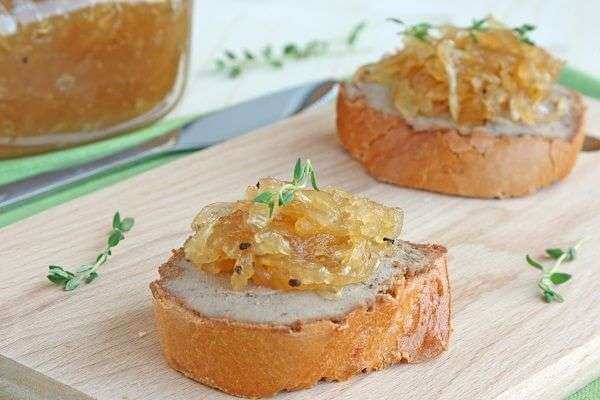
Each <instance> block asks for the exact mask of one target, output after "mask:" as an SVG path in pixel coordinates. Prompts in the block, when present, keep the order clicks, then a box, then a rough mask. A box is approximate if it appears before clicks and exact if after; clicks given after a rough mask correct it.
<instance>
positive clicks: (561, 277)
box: [550, 272, 571, 285]
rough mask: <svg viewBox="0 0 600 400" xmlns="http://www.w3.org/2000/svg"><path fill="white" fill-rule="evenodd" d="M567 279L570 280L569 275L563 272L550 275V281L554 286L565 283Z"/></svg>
mask: <svg viewBox="0 0 600 400" xmlns="http://www.w3.org/2000/svg"><path fill="white" fill-rule="evenodd" d="M569 279H571V275H570V274H567V273H565V272H554V273H553V274H552V275H550V280H551V281H552V283H554V284H555V285H560V284H563V283H565V282H567V281H568V280H569Z"/></svg>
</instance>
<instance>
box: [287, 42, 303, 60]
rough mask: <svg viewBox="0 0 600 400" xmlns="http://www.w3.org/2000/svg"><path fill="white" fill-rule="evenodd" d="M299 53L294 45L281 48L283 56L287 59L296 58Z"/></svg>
mask: <svg viewBox="0 0 600 400" xmlns="http://www.w3.org/2000/svg"><path fill="white" fill-rule="evenodd" d="M299 53H300V50H299V49H298V46H297V45H295V44H294V43H290V44H287V45H286V46H285V47H284V48H283V54H285V55H286V56H289V57H294V56H297V55H298V54H299Z"/></svg>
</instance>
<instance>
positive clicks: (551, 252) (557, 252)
mask: <svg viewBox="0 0 600 400" xmlns="http://www.w3.org/2000/svg"><path fill="white" fill-rule="evenodd" d="M564 253H565V252H564V251H562V249H557V248H554V249H546V254H548V256H549V257H550V258H553V259H555V260H558V259H559V258H560V256H562V255H563V254H564Z"/></svg>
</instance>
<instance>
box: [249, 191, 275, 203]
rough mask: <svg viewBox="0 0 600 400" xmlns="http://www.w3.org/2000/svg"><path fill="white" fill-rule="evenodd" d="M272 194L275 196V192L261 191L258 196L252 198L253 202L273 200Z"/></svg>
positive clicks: (269, 201)
mask: <svg viewBox="0 0 600 400" xmlns="http://www.w3.org/2000/svg"><path fill="white" fill-rule="evenodd" d="M273 196H275V193H273V192H262V193H261V194H259V195H258V196H256V197H255V198H254V202H255V203H263V204H269V203H271V202H272V201H273Z"/></svg>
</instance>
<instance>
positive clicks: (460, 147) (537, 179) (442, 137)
mask: <svg viewBox="0 0 600 400" xmlns="http://www.w3.org/2000/svg"><path fill="white" fill-rule="evenodd" d="M572 96H573V100H574V101H573V105H574V106H573V110H574V118H575V124H574V126H575V127H576V128H575V129H574V131H573V132H572V133H571V135H570V139H569V140H568V141H567V140H562V139H559V138H550V137H543V136H532V135H523V136H509V135H498V134H493V133H487V132H476V133H473V134H470V135H461V134H459V133H458V132H457V131H456V130H453V129H436V130H430V131H419V132H416V131H415V130H414V129H413V128H412V127H411V126H410V125H409V124H408V123H407V122H406V121H405V120H404V119H403V118H402V117H401V116H399V115H394V114H387V113H385V112H383V111H381V110H378V109H375V108H373V107H371V106H370V105H369V104H368V103H367V101H366V100H365V99H364V98H363V97H357V98H355V99H351V98H350V97H349V96H348V95H347V91H346V89H345V87H344V85H342V86H341V88H340V93H339V96H338V101H337V131H338V136H339V138H340V141H341V142H342V144H343V146H344V147H345V148H346V149H347V150H348V152H349V153H350V154H351V155H352V156H354V157H355V158H356V159H357V160H358V161H360V162H361V163H362V164H363V165H364V167H365V168H366V169H367V171H368V172H369V173H370V174H371V175H372V176H374V177H375V178H376V179H379V180H381V181H384V182H389V183H393V184H395V185H399V186H406V187H410V188H416V189H425V190H430V191H434V192H441V193H447V194H453V195H459V196H467V197H483V198H504V197H517V196H524V195H527V194H531V193H533V192H535V191H536V190H538V189H539V188H542V187H544V186H547V185H550V184H552V183H553V182H556V181H558V180H561V179H563V178H565V177H566V176H567V175H568V174H569V172H571V169H572V168H573V166H574V165H575V161H576V159H577V154H578V153H579V151H580V150H581V146H582V144H583V140H584V136H585V134H584V125H585V121H584V120H585V106H584V104H583V101H582V98H581V96H580V95H579V94H578V93H575V92H573V93H572Z"/></svg>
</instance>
